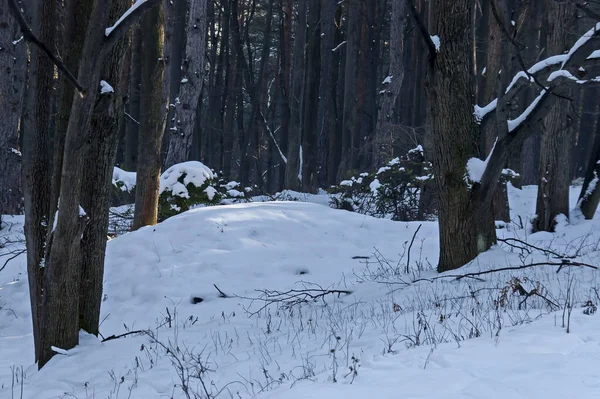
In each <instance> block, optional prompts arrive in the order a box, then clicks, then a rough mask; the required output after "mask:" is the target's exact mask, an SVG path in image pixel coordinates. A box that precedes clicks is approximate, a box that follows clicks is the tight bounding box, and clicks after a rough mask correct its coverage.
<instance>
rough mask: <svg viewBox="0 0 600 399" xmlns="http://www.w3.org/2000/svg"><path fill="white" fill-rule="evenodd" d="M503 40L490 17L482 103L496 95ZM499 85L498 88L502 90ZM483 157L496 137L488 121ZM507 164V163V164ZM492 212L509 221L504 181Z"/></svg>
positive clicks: (498, 218)
mask: <svg viewBox="0 0 600 399" xmlns="http://www.w3.org/2000/svg"><path fill="white" fill-rule="evenodd" d="M499 4H503V3H499ZM507 44H508V43H506V41H505V40H503V33H502V29H501V27H500V25H499V24H498V22H497V21H496V20H495V19H494V18H491V19H490V21H489V32H488V46H487V62H486V77H485V85H484V93H483V103H484V104H488V103H489V102H490V101H492V100H493V99H494V98H496V97H497V96H498V87H499V85H498V82H499V80H500V76H499V75H500V71H501V70H502V56H503V50H504V49H503V45H507ZM502 87H503V86H502V85H500V90H502ZM482 136H483V137H482V138H483V154H482V156H483V158H485V157H487V155H488V154H489V153H490V152H491V151H492V149H493V148H494V143H495V142H496V140H497V139H498V124H496V123H488V124H486V126H485V128H484V129H483V135H482ZM507 166H508V165H507ZM492 212H493V214H494V219H495V220H501V221H504V222H510V210H509V206H508V190H507V189H506V182H505V181H504V180H502V181H501V182H500V184H499V186H498V189H497V190H496V191H495V192H494V197H493V198H492Z"/></svg>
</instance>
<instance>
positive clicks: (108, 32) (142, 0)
mask: <svg viewBox="0 0 600 399" xmlns="http://www.w3.org/2000/svg"><path fill="white" fill-rule="evenodd" d="M160 1H161V0H136V2H135V3H134V4H133V5H132V6H131V7H130V8H129V9H128V10H127V11H125V13H123V15H121V17H119V19H117V21H116V22H115V23H114V25H113V26H110V27H108V28H106V29H105V30H104V36H105V37H106V42H105V43H106V44H107V46H106V47H107V48H110V47H111V46H112V45H113V44H114V43H116V42H117V41H118V40H119V39H120V38H121V36H123V35H124V34H125V33H126V32H127V31H128V30H129V28H131V26H132V25H134V24H135V23H137V22H138V21H139V20H140V19H141V18H142V16H143V15H144V13H145V12H146V11H148V10H150V9H151V8H152V7H154V6H156V5H158V4H159V3H160Z"/></svg>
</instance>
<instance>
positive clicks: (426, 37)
mask: <svg viewBox="0 0 600 399" xmlns="http://www.w3.org/2000/svg"><path fill="white" fill-rule="evenodd" d="M408 3H409V6H410V7H409V8H410V12H411V14H412V16H413V18H414V19H415V22H416V23H417V26H418V27H419V31H420V32H421V36H423V40H425V44H426V45H427V48H428V49H429V56H430V59H431V62H433V60H435V57H436V56H437V49H436V47H435V43H433V40H432V39H431V35H430V34H429V31H428V30H427V27H426V26H425V23H424V22H423V18H421V15H420V14H419V11H418V10H417V7H416V6H415V1H414V0H408Z"/></svg>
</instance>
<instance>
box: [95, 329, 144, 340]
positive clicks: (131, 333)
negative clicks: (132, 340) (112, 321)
mask: <svg viewBox="0 0 600 399" xmlns="http://www.w3.org/2000/svg"><path fill="white" fill-rule="evenodd" d="M146 333H147V331H146V330H135V331H129V332H126V333H123V334H119V335H111V336H109V337H106V338H104V339H103V340H102V341H101V342H106V341H112V340H113V339H119V338H124V337H127V336H129V335H134V334H146Z"/></svg>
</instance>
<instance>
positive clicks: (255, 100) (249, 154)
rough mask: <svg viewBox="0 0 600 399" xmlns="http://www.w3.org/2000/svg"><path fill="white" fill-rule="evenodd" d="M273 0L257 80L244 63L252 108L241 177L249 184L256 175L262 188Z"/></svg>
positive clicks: (268, 10)
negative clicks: (263, 108)
mask: <svg viewBox="0 0 600 399" xmlns="http://www.w3.org/2000/svg"><path fill="white" fill-rule="evenodd" d="M273 2H274V1H273V0H269V3H268V9H267V13H266V22H265V33H264V36H263V43H262V52H261V56H260V66H259V70H258V75H257V77H256V82H254V81H251V80H250V79H252V75H253V74H252V73H251V71H249V70H248V68H249V65H248V63H246V62H244V63H243V68H244V69H246V76H247V79H246V81H247V82H246V84H247V89H248V92H249V94H250V102H251V110H250V121H249V123H248V125H249V132H248V133H249V134H248V135H247V136H246V137H245V140H243V143H242V145H241V146H240V148H241V154H240V157H241V166H240V168H241V169H240V179H241V182H242V184H244V185H249V184H250V179H251V176H252V175H254V183H255V184H257V185H258V186H259V188H262V187H263V185H264V184H263V178H262V172H261V169H262V168H261V162H260V152H259V146H260V126H262V125H263V124H264V121H262V120H259V118H261V119H262V116H261V115H260V114H261V111H260V105H261V103H262V99H263V96H262V93H263V92H264V91H265V87H264V86H265V77H266V73H267V64H268V61H269V56H270V49H271V21H272V17H273ZM238 51H239V50H238ZM250 62H252V60H250ZM252 172H254V173H252Z"/></svg>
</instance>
